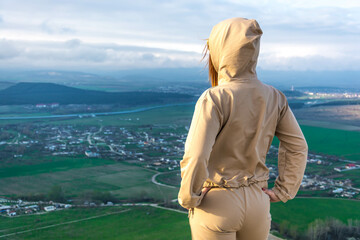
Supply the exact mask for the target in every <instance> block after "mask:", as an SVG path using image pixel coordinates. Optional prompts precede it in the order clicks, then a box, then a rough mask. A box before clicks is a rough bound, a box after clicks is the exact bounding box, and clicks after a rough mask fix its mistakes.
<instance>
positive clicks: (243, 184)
mask: <svg viewBox="0 0 360 240" xmlns="http://www.w3.org/2000/svg"><path fill="white" fill-rule="evenodd" d="M254 183H256V184H259V185H260V186H261V187H265V188H267V185H268V179H258V180H257V179H248V180H247V181H246V180H245V181H243V182H241V183H237V185H235V186H234V183H225V184H221V185H219V184H216V183H214V182H210V181H206V182H205V183H204V184H203V188H241V187H248V186H250V185H252V184H254Z"/></svg>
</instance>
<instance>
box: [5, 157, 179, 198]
mask: <svg viewBox="0 0 360 240" xmlns="http://www.w3.org/2000/svg"><path fill="white" fill-rule="evenodd" d="M76 161H79V162H76ZM101 161H102V160H101V159H66V160H63V161H57V162H50V163H49V162H44V163H42V164H36V165H23V166H18V167H9V168H3V169H2V175H1V177H0V193H1V194H0V196H11V195H23V194H35V193H47V192H48V191H49V190H50V189H51V188H52V187H53V186H54V185H60V186H62V187H63V189H64V192H65V195H66V196H68V197H78V196H80V195H81V194H82V193H84V192H86V191H90V190H101V191H110V192H111V193H112V194H113V195H114V196H116V197H118V198H119V199H138V198H153V199H155V200H158V201H164V200H166V199H167V200H168V199H174V198H176V197H177V189H175V188H168V187H163V186H158V185H155V184H153V183H152V182H151V178H152V176H153V175H154V174H155V173H156V172H154V171H152V170H149V169H146V168H143V167H141V166H137V165H134V164H129V163H126V162H114V161H110V160H104V161H103V162H101ZM66 163H68V164H66ZM72 164H73V165H72ZM22 173H24V174H23V175H22ZM20 175H21V176H20Z"/></svg>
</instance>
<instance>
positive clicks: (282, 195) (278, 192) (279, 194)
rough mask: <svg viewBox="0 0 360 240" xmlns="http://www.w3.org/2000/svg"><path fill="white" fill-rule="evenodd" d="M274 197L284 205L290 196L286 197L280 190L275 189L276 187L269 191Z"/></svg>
mask: <svg viewBox="0 0 360 240" xmlns="http://www.w3.org/2000/svg"><path fill="white" fill-rule="evenodd" d="M271 190H272V191H273V192H274V193H275V195H276V196H277V197H278V198H279V199H280V200H281V201H282V202H283V203H286V202H287V201H288V200H289V199H291V198H290V196H287V194H284V193H283V192H282V191H281V190H279V189H277V188H276V187H274V188H272V189H271Z"/></svg>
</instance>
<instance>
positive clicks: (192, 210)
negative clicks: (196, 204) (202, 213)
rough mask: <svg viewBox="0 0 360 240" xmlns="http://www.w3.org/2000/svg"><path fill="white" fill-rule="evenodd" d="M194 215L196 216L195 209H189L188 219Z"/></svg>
mask: <svg viewBox="0 0 360 240" xmlns="http://www.w3.org/2000/svg"><path fill="white" fill-rule="evenodd" d="M192 215H194V208H189V212H188V218H190V217H191V216H192Z"/></svg>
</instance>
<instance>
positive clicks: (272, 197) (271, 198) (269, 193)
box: [262, 188, 281, 202]
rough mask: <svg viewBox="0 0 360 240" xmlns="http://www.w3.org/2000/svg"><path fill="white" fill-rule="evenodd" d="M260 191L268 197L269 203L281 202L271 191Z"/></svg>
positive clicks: (265, 189) (264, 189)
mask: <svg viewBox="0 0 360 240" xmlns="http://www.w3.org/2000/svg"><path fill="white" fill-rule="evenodd" d="M262 190H263V191H264V192H265V193H266V194H267V195H268V196H269V197H270V202H280V201H281V200H280V199H279V198H278V197H277V196H276V195H275V193H274V191H273V190H270V189H267V188H262Z"/></svg>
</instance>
